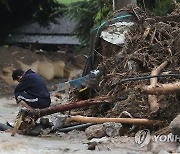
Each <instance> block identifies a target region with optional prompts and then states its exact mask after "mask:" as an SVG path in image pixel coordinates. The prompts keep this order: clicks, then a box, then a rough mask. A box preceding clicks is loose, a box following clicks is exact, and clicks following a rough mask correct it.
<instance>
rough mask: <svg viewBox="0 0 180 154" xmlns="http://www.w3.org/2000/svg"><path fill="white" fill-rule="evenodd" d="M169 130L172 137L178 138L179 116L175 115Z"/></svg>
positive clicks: (179, 132) (179, 130) (179, 133)
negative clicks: (176, 136)
mask: <svg viewBox="0 0 180 154" xmlns="http://www.w3.org/2000/svg"><path fill="white" fill-rule="evenodd" d="M169 128H170V131H171V132H172V133H173V134H174V135H179V136H180V114H179V115H177V116H176V118H175V119H174V120H173V121H171V123H170V125H169Z"/></svg>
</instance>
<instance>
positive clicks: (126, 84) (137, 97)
mask: <svg viewBox="0 0 180 154" xmlns="http://www.w3.org/2000/svg"><path fill="white" fill-rule="evenodd" d="M121 11H122V10H121ZM125 11H126V12H128V13H129V14H130V15H131V16H133V19H134V20H130V22H132V21H133V24H130V25H131V26H130V27H129V30H127V31H126V33H123V34H125V42H124V44H123V45H122V44H121V45H119V44H111V43H109V42H106V41H105V40H104V39H103V37H97V36H100V35H99V34H100V33H101V31H103V30H105V29H106V28H108V27H110V26H111V24H112V21H114V20H109V21H108V22H107V23H106V24H104V25H105V26H102V27H101V28H99V29H98V35H96V40H95V41H94V42H95V45H94V48H93V51H94V55H95V57H94V59H95V61H94V65H95V64H97V66H93V67H94V68H96V69H97V70H98V71H96V73H95V74H96V75H93V76H92V77H91V75H88V76H85V77H84V78H80V79H79V80H74V81H71V82H67V83H69V84H74V85H75V86H77V85H78V88H79V84H81V82H84V83H85V84H84V85H83V84H82V87H81V88H80V89H77V88H75V89H73V91H71V92H72V93H73V94H74V95H72V96H71V100H73V101H70V102H69V103H66V104H62V105H59V106H51V107H49V108H47V109H40V110H31V111H21V112H20V114H19V120H18V121H19V122H18V121H17V125H16V126H17V127H15V129H14V133H15V132H16V131H17V129H18V127H19V126H20V125H21V130H22V131H23V134H28V132H29V131H30V130H31V129H32V128H33V127H34V125H35V121H36V120H37V119H38V118H40V117H42V116H46V115H50V114H53V113H58V112H62V113H64V111H69V110H71V112H69V113H71V115H72V113H74V114H76V115H77V116H70V115H69V116H66V117H65V118H64V119H62V118H60V119H61V120H59V122H60V121H61V123H63V126H62V125H61V126H60V125H59V126H57V125H56V128H55V127H52V129H51V131H50V132H53V131H54V130H58V131H67V129H68V130H72V129H76V128H82V127H88V126H90V125H92V124H102V123H104V124H102V125H100V126H99V127H98V128H97V130H99V129H101V130H102V131H101V132H103V133H102V134H101V135H99V134H96V136H93V137H98V135H99V137H102V136H103V135H104V131H105V132H106V134H111V135H109V136H113V135H114V134H113V133H112V132H115V134H118V133H119V128H120V127H123V128H128V129H124V132H122V131H121V133H122V134H124V133H130V132H131V133H132V132H133V130H135V128H137V129H136V131H137V130H138V129H142V128H143V127H146V128H148V129H150V130H151V131H157V130H159V129H161V128H163V127H166V126H168V125H169V123H170V122H171V121H172V120H173V119H174V118H175V117H176V116H177V115H178V114H179V99H180V94H179V90H180V82H179V79H178V78H179V77H180V73H179V72H180V69H179V64H180V52H179V51H178V49H179V44H180V33H179V32H180V21H179V20H180V18H179V17H180V16H179V14H175V13H176V12H179V11H180V5H177V8H176V10H175V11H174V12H173V13H172V14H171V15H169V16H165V17H153V16H149V15H147V14H146V13H145V12H143V11H142V10H140V8H138V7H137V6H132V5H131V6H129V7H127V8H126V9H125ZM116 14H117V12H116ZM124 17H125V16H124ZM126 17H127V16H126ZM116 19H117V17H116ZM118 19H119V18H118ZM128 20H129V19H128ZM116 30H117V29H116ZM119 32H120V31H119ZM111 33H112V32H111ZM116 34H117V33H116ZM101 36H102V35H101ZM115 39H116V41H115V42H118V41H117V37H116V38H115ZM112 50H113V51H112ZM110 51H112V53H111V52H110ZM95 53H96V54H95ZM108 56H110V57H108ZM97 72H98V73H97ZM79 82H80V83H79ZM65 85H66V84H63V86H65ZM61 86H62V85H61ZM61 88H62V89H63V88H64V87H61ZM80 115H81V116H80ZM82 115H83V116H82ZM85 116H86V117H85ZM87 116H89V117H87ZM22 121H23V123H21V122H22ZM74 122H76V123H78V124H80V123H87V125H83V126H82V125H81V126H80V127H79V126H78V127H76V126H74ZM106 122H116V123H122V126H121V125H117V128H118V129H117V131H118V133H117V131H114V130H113V129H115V128H116V124H114V123H113V124H112V123H111V124H109V123H108V124H105V123H106ZM64 124H65V125H64ZM138 124H140V125H141V127H137V125H138ZM148 125H149V126H148ZM64 126H65V127H66V128H65V129H63V127H64ZM69 126H72V127H69ZM68 127H69V128H68ZM61 128H62V129H63V130H62V129H61ZM90 128H91V127H89V131H90V133H91V131H92V130H94V128H92V129H90ZM108 130H109V131H108ZM50 132H49V133H50ZM134 132H135V131H134ZM112 134H113V135H112ZM87 136H88V135H87ZM88 138H92V136H91V135H90V136H89V137H88Z"/></svg>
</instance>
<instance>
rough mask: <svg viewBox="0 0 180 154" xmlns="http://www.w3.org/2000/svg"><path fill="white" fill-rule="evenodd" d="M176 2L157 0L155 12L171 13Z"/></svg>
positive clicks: (157, 13)
mask: <svg viewBox="0 0 180 154" xmlns="http://www.w3.org/2000/svg"><path fill="white" fill-rule="evenodd" d="M174 6H175V5H174V3H173V1H172V0H156V2H155V8H154V11H153V12H154V14H155V15H158V16H164V15H167V14H169V13H171V12H172V11H173V9H174Z"/></svg>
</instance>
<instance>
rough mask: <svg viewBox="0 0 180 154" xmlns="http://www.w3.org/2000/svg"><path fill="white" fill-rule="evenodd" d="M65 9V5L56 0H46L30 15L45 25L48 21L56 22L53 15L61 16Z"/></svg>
mask: <svg viewBox="0 0 180 154" xmlns="http://www.w3.org/2000/svg"><path fill="white" fill-rule="evenodd" d="M65 10H66V6H65V5H63V4H60V3H58V2H57V1H56V0H46V1H42V2H41V3H40V4H39V5H38V9H37V11H35V12H34V13H33V15H32V16H33V19H35V20H37V21H38V22H39V23H40V24H41V25H47V24H48V23H49V21H51V22H56V21H55V17H58V16H62V15H63V13H64V12H65Z"/></svg>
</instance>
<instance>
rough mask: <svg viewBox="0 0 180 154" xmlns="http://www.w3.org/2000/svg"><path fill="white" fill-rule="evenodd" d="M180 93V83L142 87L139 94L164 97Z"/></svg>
mask: <svg viewBox="0 0 180 154" xmlns="http://www.w3.org/2000/svg"><path fill="white" fill-rule="evenodd" d="M178 91H180V82H175V83H168V84H158V85H155V86H151V85H150V86H144V87H142V88H141V92H143V93H146V94H151V95H165V94H171V93H175V92H178Z"/></svg>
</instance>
